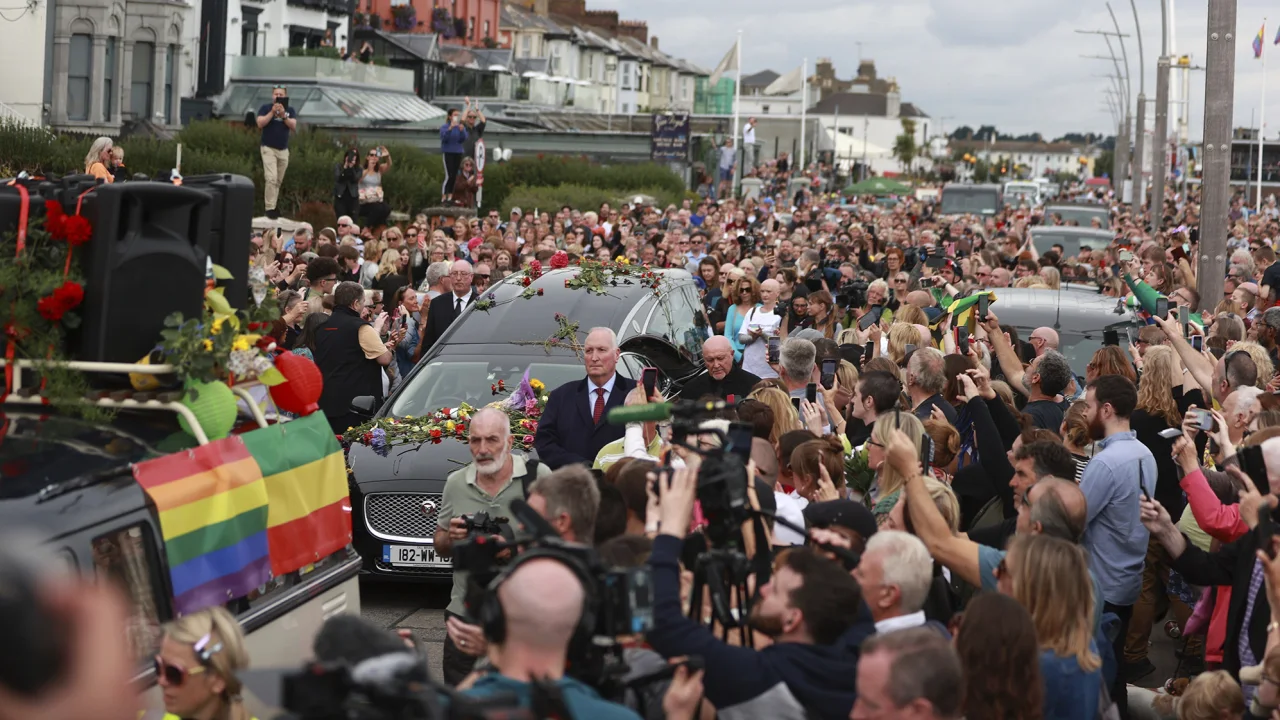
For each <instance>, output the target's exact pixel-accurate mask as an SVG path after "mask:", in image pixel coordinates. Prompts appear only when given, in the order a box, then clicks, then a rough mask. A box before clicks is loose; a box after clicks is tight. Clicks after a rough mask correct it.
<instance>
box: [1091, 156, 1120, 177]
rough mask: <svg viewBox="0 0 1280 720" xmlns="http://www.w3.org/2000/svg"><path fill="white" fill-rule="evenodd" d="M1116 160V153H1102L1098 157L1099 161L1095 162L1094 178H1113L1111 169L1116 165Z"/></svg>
mask: <svg viewBox="0 0 1280 720" xmlns="http://www.w3.org/2000/svg"><path fill="white" fill-rule="evenodd" d="M1115 160H1116V155H1115V153H1114V152H1112V151H1110V150H1103V151H1102V153H1101V154H1099V155H1098V159H1097V160H1094V161H1093V176H1094V177H1102V176H1103V175H1106V176H1107V177H1111V176H1112V175H1113V174H1114V173H1112V172H1111V169H1112V167H1113V166H1114V165H1115Z"/></svg>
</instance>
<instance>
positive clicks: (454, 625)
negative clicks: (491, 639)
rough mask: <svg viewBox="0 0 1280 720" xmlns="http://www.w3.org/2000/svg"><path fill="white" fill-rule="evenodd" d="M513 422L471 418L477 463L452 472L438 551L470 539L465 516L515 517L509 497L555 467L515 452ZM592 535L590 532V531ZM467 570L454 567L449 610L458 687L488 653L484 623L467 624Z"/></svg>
mask: <svg viewBox="0 0 1280 720" xmlns="http://www.w3.org/2000/svg"><path fill="white" fill-rule="evenodd" d="M512 442H513V441H512V438H511V423H510V420H509V419H508V418H507V416H506V414H505V413H503V412H502V411H500V410H495V409H493V408H482V409H480V410H478V411H476V414H475V415H473V416H472V418H471V434H470V436H469V437H468V440H467V443H468V447H469V448H470V450H471V458H472V460H473V462H472V463H471V464H470V465H467V466H466V467H464V468H462V469H460V470H455V471H454V472H453V473H451V474H450V475H449V477H448V479H447V480H445V484H444V494H443V496H442V497H441V502H440V509H439V510H438V511H437V513H436V534H435V549H436V554H437V555H440V556H442V557H451V556H452V555H453V544H454V543H455V542H460V541H462V540H466V539H467V535H468V532H467V525H466V521H465V520H464V519H463V516H474V515H475V514H476V513H481V512H483V513H488V514H489V515H490V516H491V517H511V501H512V500H515V499H516V498H521V499H523V498H524V496H525V488H526V487H528V486H529V485H530V484H531V483H532V482H533V481H534V480H536V479H537V478H538V477H539V476H545V475H550V474H551V469H550V468H548V467H547V466H546V465H544V464H542V463H539V462H537V461H536V460H534V461H531V462H528V463H526V462H525V459H524V458H522V457H520V456H517V455H514V454H512V452H511V448H512ZM588 537H590V535H588ZM466 594H467V573H466V572H465V571H455V572H454V574H453V591H452V592H451V593H450V595H449V606H448V608H447V609H446V610H445V615H446V618H447V619H446V620H445V627H446V629H447V631H448V634H447V636H446V637H445V642H444V660H443V665H444V679H445V682H447V683H449V684H450V685H456V684H458V683H459V682H461V680H462V679H463V678H464V677H466V676H467V673H469V672H471V668H472V666H473V665H475V662H476V658H478V657H480V656H482V655H483V654H484V652H485V642H484V635H483V633H482V632H481V631H480V627H479V626H477V625H473V624H471V623H470V622H468V619H467V618H466V606H465V605H464V603H463V600H464V598H465V597H466Z"/></svg>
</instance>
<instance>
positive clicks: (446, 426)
mask: <svg viewBox="0 0 1280 720" xmlns="http://www.w3.org/2000/svg"><path fill="white" fill-rule="evenodd" d="M455 427H457V425H455V424H454V422H453V421H452V420H450V421H449V422H447V423H445V424H444V429H445V430H448V431H449V432H453V429H454V428H455Z"/></svg>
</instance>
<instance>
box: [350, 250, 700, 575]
mask: <svg viewBox="0 0 1280 720" xmlns="http://www.w3.org/2000/svg"><path fill="white" fill-rule="evenodd" d="M578 272H579V270H578V269H577V268H565V269H560V270H551V271H549V272H546V273H545V274H543V275H542V277H540V278H539V279H537V280H535V281H533V283H532V285H531V287H532V288H534V289H535V292H536V290H538V289H540V290H542V292H543V294H542V295H540V296H534V297H528V298H524V297H518V296H520V295H521V294H522V293H523V292H524V291H525V287H524V286H523V285H521V283H520V281H521V279H522V278H523V277H524V275H523V274H517V275H514V276H512V277H509V278H506V279H505V280H503V281H502V282H500V283H498V284H497V285H495V286H494V287H493V288H491V289H490V290H489V291H488V292H487V293H486V294H485V296H484V297H483V298H482V300H488V299H489V297H490V296H492V302H493V303H494V306H493V307H492V308H489V309H487V310H484V309H480V308H477V307H476V306H472V307H470V308H468V309H467V310H465V311H464V312H463V314H462V315H461V316H460V317H459V318H458V320H456V321H455V322H454V323H453V325H451V326H450V327H449V329H448V330H447V331H446V332H445V334H444V335H443V336H442V337H441V338H440V340H439V341H438V342H437V343H436V344H435V346H433V347H432V348H431V350H430V351H429V352H428V353H427V355H426V356H425V357H423V359H422V360H421V361H420V362H419V363H418V365H417V367H416V368H414V370H413V372H411V373H410V374H409V376H408V377H407V378H405V380H404V382H403V383H401V384H400V386H399V387H398V388H397V389H396V390H395V391H393V392H392V393H391V396H390V397H389V398H388V399H387V401H386V402H385V403H384V404H383V406H382V408H381V409H380V410H378V412H377V414H376V417H388V416H389V417H405V416H413V417H418V416H422V415H427V414H430V413H433V412H435V411H437V410H439V409H440V408H444V407H448V408H456V407H458V406H460V405H461V404H462V403H467V404H468V405H471V406H472V407H476V408H480V407H484V406H485V405H488V404H489V403H491V402H493V401H494V400H500V399H502V398H501V397H495V396H494V394H493V391H492V386H493V385H495V384H496V383H497V382H498V381H499V380H502V381H503V382H504V383H505V384H506V387H507V388H509V389H511V390H514V389H515V388H516V387H517V386H518V385H519V383H520V379H521V377H522V376H523V375H524V372H525V369H526V368H529V369H530V373H529V377H530V378H535V379H537V380H540V381H542V382H543V384H545V385H546V388H547V389H546V392H550V391H551V390H553V389H555V388H556V387H558V386H560V385H563V384H564V383H567V382H572V381H577V380H580V379H582V378H583V377H585V375H586V371H585V370H584V369H583V364H582V360H581V359H580V358H579V357H578V356H577V355H576V354H575V353H574V352H573V350H571V349H570V348H568V347H565V346H564V343H558V344H550V343H548V339H549V338H551V337H552V336H554V335H555V334H556V333H557V331H559V330H560V324H559V321H557V320H556V317H555V316H556V314H557V313H559V314H561V315H563V316H565V317H566V318H568V320H569V321H570V322H573V323H577V324H578V340H579V341H581V340H582V339H584V338H585V336H586V334H587V333H588V332H589V331H590V330H591V329H592V328H596V327H607V328H611V329H612V330H613V331H614V332H615V333H617V335H618V346H619V348H620V349H621V351H622V358H621V360H620V361H619V362H618V372H619V373H621V374H622V375H623V376H625V377H628V378H631V379H633V380H637V381H638V380H639V379H640V374H641V370H642V369H643V368H645V367H656V368H658V370H659V381H658V384H659V387H660V388H661V389H663V390H664V392H665V393H666V394H667V395H668V396H670V395H672V394H675V393H677V392H678V391H679V389H680V387H681V386H682V385H683V383H684V382H685V381H686V380H687V379H689V378H691V377H693V376H695V375H697V373H698V372H700V371H701V369H702V359H701V358H702V342H703V340H705V339H706V337H707V336H708V327H709V323H708V321H707V317H706V315H705V313H704V311H703V308H702V303H701V302H700V301H699V298H698V290H697V287H696V286H695V285H694V283H693V277H692V276H691V275H690V274H689V273H688V272H686V271H684V270H655V271H654V272H655V273H657V274H658V275H659V276H660V277H661V278H662V282H661V284H660V289H659V290H658V291H655V290H653V289H652V288H650V287H647V286H644V285H641V284H640V283H638V282H634V281H633V283H632V284H630V285H628V284H625V283H623V282H619V283H618V284H617V285H616V286H610V287H609V288H608V292H607V294H605V295H599V294H594V293H591V292H588V291H587V290H585V289H569V288H567V287H566V281H567V280H569V279H571V278H574V277H575V276H576V275H577V273H578ZM359 403H361V399H360V398H357V399H356V404H359ZM470 462H471V453H470V451H469V450H468V447H467V445H466V443H463V442H459V441H458V440H455V439H450V438H445V439H444V440H443V441H442V442H441V443H439V444H428V445H421V446H409V445H398V446H394V447H392V448H391V449H390V452H389V453H388V454H387V456H386V457H382V456H380V455H379V454H378V453H376V452H374V451H373V450H372V449H371V448H369V447H367V446H365V445H362V444H359V443H353V444H352V445H351V448H350V450H349V452H348V455H347V464H348V467H349V468H350V472H351V504H352V513H353V514H352V527H353V531H354V535H355V546H356V549H357V550H358V551H359V552H360V555H361V556H362V557H363V558H364V572H365V573H368V574H370V575H372V576H374V577H379V578H387V579H401V580H418V581H445V580H449V579H451V578H452V576H453V569H452V566H451V564H450V561H449V560H448V559H447V558H445V559H441V558H437V557H435V554H434V552H431V551H430V549H429V548H430V546H432V545H433V544H434V540H433V537H434V535H435V530H436V514H435V513H436V510H437V509H438V507H439V502H440V498H441V494H442V493H443V491H444V483H445V479H446V478H447V477H448V475H449V473H451V472H453V471H454V470H457V469H459V468H460V467H462V466H463V465H466V464H467V463H470ZM405 545H409V546H419V547H422V548H424V550H423V551H420V552H415V553H410V554H411V555H414V556H416V557H417V558H420V559H419V561H418V562H416V563H415V564H412V565H406V564H395V563H393V562H392V559H393V557H398V555H396V554H393V553H394V551H393V548H394V547H396V546H405Z"/></svg>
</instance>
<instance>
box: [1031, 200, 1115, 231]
mask: <svg viewBox="0 0 1280 720" xmlns="http://www.w3.org/2000/svg"><path fill="white" fill-rule="evenodd" d="M1054 215H1057V216H1059V217H1061V218H1062V222H1064V223H1068V222H1072V221H1074V222H1077V223H1080V227H1082V228H1089V227H1093V221H1094V220H1097V221H1098V222H1099V223H1100V224H1099V227H1100V228H1102V229H1103V230H1109V229H1111V211H1110V210H1108V209H1107V206H1106V205H1098V204H1096V203H1083V202H1073V203H1059V202H1055V203H1049V204H1047V205H1045V207H1044V217H1045V222H1053V220H1052V218H1053V216H1054Z"/></svg>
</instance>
